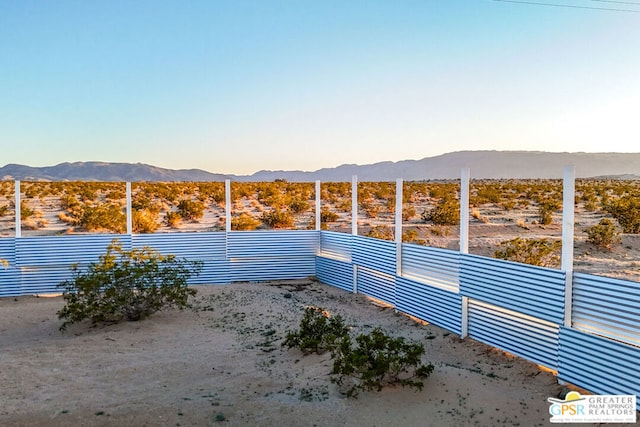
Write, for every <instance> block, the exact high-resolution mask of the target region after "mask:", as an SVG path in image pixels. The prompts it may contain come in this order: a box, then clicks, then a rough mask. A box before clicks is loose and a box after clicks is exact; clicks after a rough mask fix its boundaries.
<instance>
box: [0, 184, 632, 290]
mask: <svg viewBox="0 0 640 427" xmlns="http://www.w3.org/2000/svg"><path fill="white" fill-rule="evenodd" d="M21 193H22V194H21V200H22V207H21V218H22V230H21V233H22V236H24V237H30V236H42V235H57V234H71V233H76V234H77V233H105V232H106V233H124V232H126V216H125V213H124V206H125V184H124V183H122V182H22V183H21ZM403 193H404V194H403V200H404V204H403V214H402V215H403V240H404V241H405V242H410V243H415V244H422V245H428V246H434V247H442V248H448V249H454V250H456V249H458V247H459V219H458V218H459V217H458V215H457V211H458V210H459V205H458V203H459V202H458V200H457V198H458V197H459V182H458V181H426V182H421V181H410V182H405V183H404V186H403ZM470 193H471V197H470V215H471V216H470V227H469V229H470V231H469V237H470V243H469V252H470V253H472V254H477V255H482V256H489V257H491V256H495V254H496V251H498V250H501V249H503V248H504V245H505V244H507V242H509V241H510V240H513V239H515V238H521V239H527V240H535V241H540V240H543V239H544V240H545V243H546V244H549V243H552V242H558V241H560V240H561V234H562V228H561V222H562V212H561V211H562V182H561V181H560V180H472V183H471V191H470ZM231 198H232V208H231V209H232V212H231V214H232V224H231V228H232V230H253V229H273V228H277V229H310V228H311V229H313V228H315V185H314V184H313V183H296V182H286V181H276V182H232V183H231ZM14 199H15V197H14V183H13V182H12V181H2V182H0V238H1V237H10V236H14V235H15V210H14V209H15V207H14V206H13V205H14ZM358 204H359V206H358V233H359V234H360V235H367V236H371V237H376V238H381V239H393V238H394V216H395V183H394V182H361V183H359V184H358ZM132 207H133V231H134V233H161V232H187V231H224V229H225V190H224V183H222V182H200V183H197V182H176V183H161V182H157V183H151V182H149V183H132ZM321 212H322V215H321V221H322V228H323V229H326V230H332V231H338V232H346V233H350V232H351V183H348V182H329V183H322V185H321ZM638 212H640V181H638V180H606V179H579V180H577V181H576V204H575V239H574V269H575V271H578V272H584V273H590V274H601V275H606V276H611V277H616V278H621V279H627V280H633V281H638V280H640V234H638V231H639V229H640V227H639V224H640V222H639V220H638V219H637V218H639V217H640V215H639V214H638ZM616 216H617V218H616ZM602 219H608V220H611V221H612V223H613V224H612V226H611V228H610V231H611V233H613V235H611V236H610V237H611V239H612V240H611V242H610V245H609V246H604V245H598V244H594V243H593V241H590V237H589V228H592V227H595V226H597V225H598V224H599V222H600V221H601V220H602ZM619 221H626V223H625V224H624V225H621V224H620V223H619ZM596 237H597V236H596ZM551 249H552V250H551V252H550V254H549V256H547V257H546V258H545V259H544V260H543V262H542V264H541V265H545V266H548V267H552V268H557V267H559V265H560V258H559V255H560V249H559V247H558V246H555V247H553V248H551ZM525 262H528V261H525Z"/></svg>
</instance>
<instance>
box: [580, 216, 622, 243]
mask: <svg viewBox="0 0 640 427" xmlns="http://www.w3.org/2000/svg"><path fill="white" fill-rule="evenodd" d="M585 232H586V233H587V236H588V237H587V242H589V243H591V244H593V245H595V246H597V247H598V248H601V249H609V250H610V249H612V248H613V246H614V245H615V244H617V243H620V242H621V241H622V239H621V238H620V232H619V231H618V227H616V225H615V224H614V223H613V221H611V220H610V219H609V218H602V219H601V220H600V222H599V223H598V225H594V226H593V227H589V228H587V229H586V230H585Z"/></svg>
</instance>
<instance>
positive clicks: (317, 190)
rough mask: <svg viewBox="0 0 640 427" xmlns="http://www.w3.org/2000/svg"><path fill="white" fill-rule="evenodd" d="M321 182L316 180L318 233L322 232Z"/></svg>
mask: <svg viewBox="0 0 640 427" xmlns="http://www.w3.org/2000/svg"><path fill="white" fill-rule="evenodd" d="M320 208H321V206H320V180H319V179H317V180H316V231H320V230H322V224H321V221H322V216H321V215H320V213H321V210H320Z"/></svg>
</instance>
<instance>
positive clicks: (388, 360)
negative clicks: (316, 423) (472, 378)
mask: <svg viewBox="0 0 640 427" xmlns="http://www.w3.org/2000/svg"><path fill="white" fill-rule="evenodd" d="M355 341H356V344H357V345H356V346H354V345H353V343H352V341H351V338H350V337H349V336H348V335H345V336H343V337H342V338H341V339H340V341H339V342H338V345H337V347H335V349H334V350H333V351H332V358H333V369H332V371H331V374H332V375H334V377H332V381H333V382H335V383H337V384H338V385H341V386H342V385H343V384H344V383H345V379H347V378H350V379H353V380H355V381H354V382H352V383H350V384H349V385H347V389H346V391H345V394H346V395H347V396H349V397H355V396H357V395H358V393H359V392H360V391H367V390H378V391H380V390H382V387H384V386H386V385H398V384H399V385H401V386H403V387H405V386H408V387H415V388H417V389H418V390H422V387H423V382H422V380H423V379H426V378H428V377H429V376H430V375H431V373H432V372H433V365H431V364H427V365H425V364H422V362H421V357H422V355H423V354H424V346H423V345H422V344H414V343H407V342H405V340H404V338H403V337H399V338H392V337H389V336H388V335H386V334H385V333H384V332H383V331H382V330H381V329H380V328H375V329H374V330H373V331H371V333H370V334H361V335H358V336H357V337H356V339H355Z"/></svg>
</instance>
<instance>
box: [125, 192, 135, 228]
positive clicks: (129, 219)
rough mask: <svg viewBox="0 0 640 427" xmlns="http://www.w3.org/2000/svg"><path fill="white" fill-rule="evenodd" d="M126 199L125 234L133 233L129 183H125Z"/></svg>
mask: <svg viewBox="0 0 640 427" xmlns="http://www.w3.org/2000/svg"><path fill="white" fill-rule="evenodd" d="M125 191H126V194H127V196H126V200H127V234H128V235H129V236H131V235H132V234H133V211H132V210H131V183H130V182H129V181H127V183H126V190H125Z"/></svg>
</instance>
